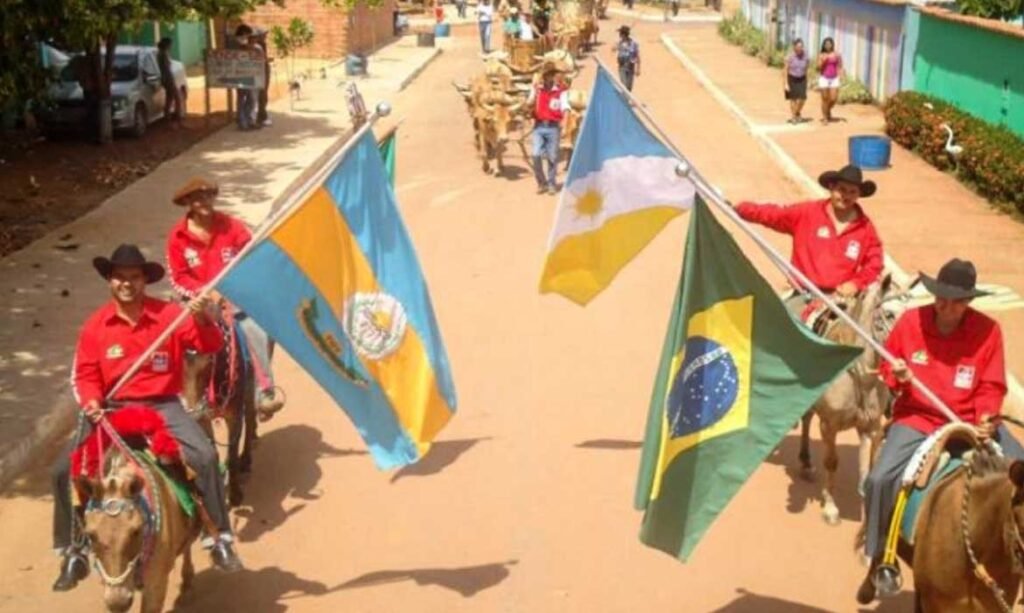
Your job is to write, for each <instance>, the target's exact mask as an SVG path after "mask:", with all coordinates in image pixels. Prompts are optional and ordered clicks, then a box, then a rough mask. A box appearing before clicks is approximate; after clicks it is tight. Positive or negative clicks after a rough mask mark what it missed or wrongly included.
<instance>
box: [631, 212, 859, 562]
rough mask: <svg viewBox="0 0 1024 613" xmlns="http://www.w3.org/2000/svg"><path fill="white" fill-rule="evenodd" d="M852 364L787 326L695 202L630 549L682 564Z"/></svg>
mask: <svg viewBox="0 0 1024 613" xmlns="http://www.w3.org/2000/svg"><path fill="white" fill-rule="evenodd" d="M858 355H860V349H857V348H854V347H846V346H842V345H836V344H833V343H830V342H828V341H825V340H823V339H821V338H818V337H817V336H815V335H814V334H813V333H811V332H810V331H809V330H808V329H807V328H806V327H804V326H803V325H800V324H798V323H797V322H796V321H795V320H794V319H793V318H792V317H791V316H790V315H789V313H788V312H787V311H786V308H785V307H784V306H783V304H782V302H781V301H780V300H779V298H778V296H776V295H775V293H774V292H773V291H772V288H771V287H770V286H769V285H768V282H767V281H765V280H764V278H762V277H761V275H760V274H758V272H757V271H756V270H755V269H754V267H753V265H751V263H750V261H749V260H747V258H746V256H744V255H743V253H742V252H741V251H740V249H739V247H738V246H737V245H736V242H735V241H734V240H733V238H732V236H730V235H729V233H728V232H726V231H725V229H723V228H722V226H721V225H720V224H719V223H718V221H717V220H716V219H715V218H714V216H713V215H712V214H711V213H710V211H709V210H708V208H707V205H706V204H704V203H703V202H701V201H700V200H699V199H698V200H697V202H696V204H695V206H694V208H693V212H692V213H691V219H690V229H689V236H688V238H687V242H686V254H685V261H684V264H683V273H682V278H681V280H680V285H679V289H678V290H677V292H676V300H675V305H674V307H673V309H672V320H671V322H670V323H669V328H668V334H667V336H666V338H665V345H664V349H663V350H662V355H661V365H660V366H659V368H658V376H657V379H656V381H655V383H654V394H653V397H652V399H651V406H650V410H649V411H648V418H647V434H646V438H645V442H644V449H643V457H642V460H641V464H640V477H639V480H638V483H637V491H636V506H637V508H638V509H641V510H645V511H646V513H645V515H644V521H643V527H642V529H641V531H640V540H641V541H643V542H644V543H645V544H647V545H649V546H651V547H654V548H655V549H660V550H662V551H664V552H666V553H670V554H672V555H673V556H676V557H678V558H679V559H680V560H685V559H686V558H687V557H688V556H689V555H690V553H691V552H692V551H693V548H694V547H696V546H697V543H698V542H699V541H700V539H701V537H702V536H703V535H704V532H705V531H707V529H708V527H709V526H710V525H711V523H712V522H713V521H714V520H715V518H716V517H718V514H719V513H721V511H722V510H723V509H724V508H725V505H726V504H728V503H729V501H730V500H731V499H732V497H733V496H734V495H735V494H736V492H737V491H738V490H739V488H740V486H741V485H743V483H744V482H745V481H746V480H747V479H748V478H749V477H750V475H751V474H752V473H753V472H754V470H755V469H756V468H757V467H758V465H759V464H760V463H761V462H762V461H763V460H764V458H765V457H767V455H768V454H769V453H770V452H771V450H772V449H774V448H775V446H776V445H777V444H778V443H779V441H780V440H782V438H783V437H784V436H785V435H786V432H788V431H789V430H790V429H791V428H792V427H793V424H794V423H795V422H796V421H797V420H798V419H799V418H800V416H801V415H803V414H804V412H806V411H807V409H808V408H809V407H810V406H811V405H812V404H813V403H814V401H815V400H817V399H818V397H819V396H821V394H822V392H824V390H825V388H826V387H827V386H828V385H829V384H830V383H831V382H832V380H833V379H834V378H835V377H836V376H837V375H838V374H839V373H841V372H842V371H843V370H845V369H846V368H847V367H848V366H849V365H850V364H851V362H853V361H854V360H855V359H856V358H857V356H858Z"/></svg>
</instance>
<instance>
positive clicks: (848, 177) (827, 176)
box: [818, 164, 878, 198]
mask: <svg viewBox="0 0 1024 613" xmlns="http://www.w3.org/2000/svg"><path fill="white" fill-rule="evenodd" d="M836 181H842V182H843V183H852V184H854V185H856V186H857V187H859V188H860V196H861V198H867V197H868V196H870V195H872V194H874V193H875V190H876V189H878V186H877V185H875V182H874V181H865V180H864V175H863V174H861V171H860V167H859V166H854V165H853V164H848V165H846V166H843V167H842V168H840V169H839V170H827V171H825V172H823V173H821V176H820V177H818V184H819V185H821V186H822V187H824V188H825V189H831V187H832V184H833V183H835V182H836Z"/></svg>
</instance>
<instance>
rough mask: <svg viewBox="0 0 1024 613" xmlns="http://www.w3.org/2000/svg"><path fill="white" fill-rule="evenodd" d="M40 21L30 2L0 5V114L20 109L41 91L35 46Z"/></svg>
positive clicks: (12, 1)
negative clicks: (11, 109) (4, 111)
mask: <svg viewBox="0 0 1024 613" xmlns="http://www.w3.org/2000/svg"><path fill="white" fill-rule="evenodd" d="M44 21H45V19H44V16H43V14H42V13H41V12H40V11H37V10H36V3H35V2H34V0H4V1H3V2H0V111H2V110H3V109H7V108H10V107H12V106H14V105H17V106H20V105H21V104H23V103H24V102H26V101H28V100H31V99H33V98H35V97H37V96H39V95H40V94H42V92H43V91H44V89H45V86H46V72H45V71H44V70H43V67H42V64H41V62H40V58H39V46H38V44H37V41H38V40H39V35H38V33H39V32H40V31H41V30H42V29H43V23H44Z"/></svg>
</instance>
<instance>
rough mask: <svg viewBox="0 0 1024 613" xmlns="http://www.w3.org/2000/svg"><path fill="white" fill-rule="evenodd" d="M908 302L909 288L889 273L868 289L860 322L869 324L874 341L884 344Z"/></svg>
mask: <svg viewBox="0 0 1024 613" xmlns="http://www.w3.org/2000/svg"><path fill="white" fill-rule="evenodd" d="M909 300H910V290H909V288H904V287H902V286H901V285H900V284H899V283H898V282H897V281H896V280H895V279H893V277H892V273H889V272H887V273H885V275H883V276H882V278H881V279H880V280H879V281H878V283H874V284H872V285H871V287H869V288H868V291H867V292H866V293H865V295H864V301H863V305H864V308H865V309H866V310H865V311H864V317H862V318H861V321H862V322H864V323H866V324H870V331H871V336H873V337H874V339H875V340H876V341H878V342H880V343H884V342H885V340H886V339H887V338H889V333H890V332H892V328H893V326H895V325H896V321H897V320H899V318H900V316H901V315H903V312H904V311H906V310H907V305H908V302H909Z"/></svg>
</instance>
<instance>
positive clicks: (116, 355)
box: [107, 345, 124, 360]
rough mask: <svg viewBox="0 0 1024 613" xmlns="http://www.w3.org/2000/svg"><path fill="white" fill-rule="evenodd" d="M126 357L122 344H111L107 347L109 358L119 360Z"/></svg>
mask: <svg viewBox="0 0 1024 613" xmlns="http://www.w3.org/2000/svg"><path fill="white" fill-rule="evenodd" d="M123 357H124V348H122V347H121V345H111V346H109V347H107V359H108V360H118V359H120V358H123Z"/></svg>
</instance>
